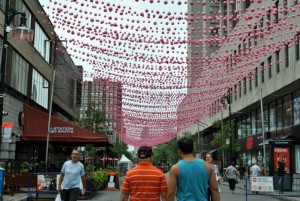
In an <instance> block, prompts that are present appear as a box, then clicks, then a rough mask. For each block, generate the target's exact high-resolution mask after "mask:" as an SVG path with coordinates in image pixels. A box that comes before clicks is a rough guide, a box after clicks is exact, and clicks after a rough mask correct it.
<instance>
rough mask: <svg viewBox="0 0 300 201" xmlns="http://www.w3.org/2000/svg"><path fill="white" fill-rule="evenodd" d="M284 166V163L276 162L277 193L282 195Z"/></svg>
mask: <svg viewBox="0 0 300 201" xmlns="http://www.w3.org/2000/svg"><path fill="white" fill-rule="evenodd" d="M284 166H285V162H284V161H283V160H279V161H278V173H277V176H278V179H279V193H281V194H282V193H283V181H284Z"/></svg>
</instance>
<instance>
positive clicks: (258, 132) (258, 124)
mask: <svg viewBox="0 0 300 201" xmlns="http://www.w3.org/2000/svg"><path fill="white" fill-rule="evenodd" d="M260 111H261V110H260V108H259V109H258V110H257V113H256V125H257V128H256V131H257V134H261V133H262V122H261V112H260Z"/></svg>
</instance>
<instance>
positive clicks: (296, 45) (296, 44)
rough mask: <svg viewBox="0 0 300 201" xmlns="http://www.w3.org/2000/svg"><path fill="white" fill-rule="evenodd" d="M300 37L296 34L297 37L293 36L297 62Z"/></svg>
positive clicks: (299, 55) (299, 54)
mask: <svg viewBox="0 0 300 201" xmlns="http://www.w3.org/2000/svg"><path fill="white" fill-rule="evenodd" d="M299 39H300V35H299V34H298V35H296V36H295V49H296V51H295V52H296V53H295V54H296V60H297V61H298V60H299V59H300V44H299V42H300V40H299Z"/></svg>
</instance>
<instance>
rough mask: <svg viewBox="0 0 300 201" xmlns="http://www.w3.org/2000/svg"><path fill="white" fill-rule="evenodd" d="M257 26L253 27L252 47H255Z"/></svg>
mask: <svg viewBox="0 0 300 201" xmlns="http://www.w3.org/2000/svg"><path fill="white" fill-rule="evenodd" d="M256 36H257V25H255V26H254V30H253V37H254V45H257V37H256Z"/></svg>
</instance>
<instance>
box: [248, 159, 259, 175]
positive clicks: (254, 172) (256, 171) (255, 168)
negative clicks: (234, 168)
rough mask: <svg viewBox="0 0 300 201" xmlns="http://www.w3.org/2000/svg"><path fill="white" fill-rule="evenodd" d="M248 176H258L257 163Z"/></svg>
mask: <svg viewBox="0 0 300 201" xmlns="http://www.w3.org/2000/svg"><path fill="white" fill-rule="evenodd" d="M250 175H251V176H252V177H258V176H259V175H260V168H259V166H258V165H257V162H256V163H255V164H254V165H252V167H251V168H250Z"/></svg>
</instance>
